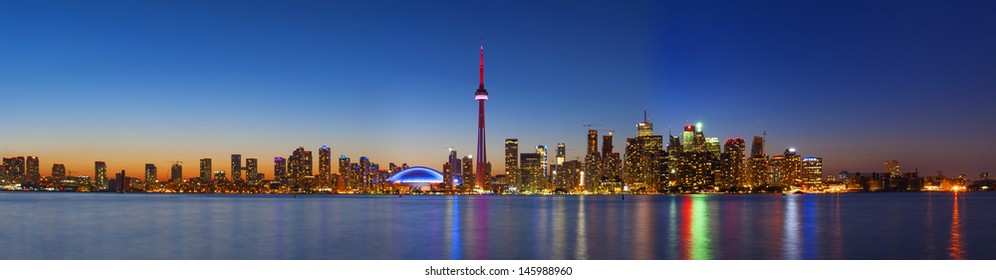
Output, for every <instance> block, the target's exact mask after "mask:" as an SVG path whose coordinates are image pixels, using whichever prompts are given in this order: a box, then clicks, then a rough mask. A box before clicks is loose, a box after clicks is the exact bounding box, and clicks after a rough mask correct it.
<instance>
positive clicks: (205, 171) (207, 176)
mask: <svg viewBox="0 0 996 280" xmlns="http://www.w3.org/2000/svg"><path fill="white" fill-rule="evenodd" d="M200 175H201V176H200V178H201V183H209V182H211V159H210V158H202V159H201V173H200Z"/></svg>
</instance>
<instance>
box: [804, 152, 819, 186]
mask: <svg viewBox="0 0 996 280" xmlns="http://www.w3.org/2000/svg"><path fill="white" fill-rule="evenodd" d="M801 167H802V184H803V185H804V186H806V187H810V188H820V187H823V158H819V157H805V158H803V159H802V162H801Z"/></svg>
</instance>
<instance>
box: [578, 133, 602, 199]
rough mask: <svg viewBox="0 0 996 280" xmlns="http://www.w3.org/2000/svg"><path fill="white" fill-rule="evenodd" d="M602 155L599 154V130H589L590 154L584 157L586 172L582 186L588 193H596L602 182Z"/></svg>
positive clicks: (582, 179)
mask: <svg viewBox="0 0 996 280" xmlns="http://www.w3.org/2000/svg"><path fill="white" fill-rule="evenodd" d="M601 162H602V155H601V154H600V153H599V152H598V130H594V129H589V130H588V154H586V155H585V156H584V172H583V173H582V174H581V184H582V185H583V186H584V187H585V189H587V190H588V191H594V190H595V188H597V187H598V185H599V183H600V182H601V180H602V175H601V165H602V164H601Z"/></svg>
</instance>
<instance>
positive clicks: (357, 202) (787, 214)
mask: <svg viewBox="0 0 996 280" xmlns="http://www.w3.org/2000/svg"><path fill="white" fill-rule="evenodd" d="M949 195H950V194H939V193H934V194H919V193H911V194H888V193H881V194H841V195H808V194H807V195H791V196H781V195H750V196H737V195H667V196H627V197H626V200H620V199H619V197H603V196H537V197H525V196H411V197H408V196H406V197H405V198H404V199H395V198H391V197H383V196H374V197H365V196H346V197H342V196H298V197H297V198H296V199H291V198H290V197H279V196H238V197H233V196H213V195H191V196H184V195H177V196H162V195H140V194H135V195H123V196H122V195H116V196H115V195H101V194H7V196H6V197H5V199H6V200H4V201H3V203H0V236H4V237H5V238H0V248H3V250H0V259H130V258H139V259H143V258H144V259H714V258H721V259H783V258H784V259H924V258H950V259H965V258H980V259H992V258H996V248H994V245H993V243H992V242H989V241H990V240H989V239H988V238H991V236H992V233H993V229H994V228H996V220H992V219H972V218H973V217H972V216H969V215H970V213H980V214H976V215H982V214H988V213H996V192H991V193H983V192H969V193H959V194H957V195H955V196H951V197H949ZM933 196H937V198H934V197H933ZM949 199H950V200H949ZM948 203H951V204H948ZM575 207H576V208H575ZM924 209H926V211H927V212H926V213H924V212H923V211H924ZM949 211H950V212H949ZM948 217H950V218H951V219H950V220H948ZM974 218H979V217H974ZM949 221H950V223H949Z"/></svg>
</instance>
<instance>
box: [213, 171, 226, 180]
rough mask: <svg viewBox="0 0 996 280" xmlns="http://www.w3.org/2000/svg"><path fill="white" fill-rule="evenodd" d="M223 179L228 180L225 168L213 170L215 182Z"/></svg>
mask: <svg viewBox="0 0 996 280" xmlns="http://www.w3.org/2000/svg"><path fill="white" fill-rule="evenodd" d="M225 180H228V179H227V178H226V176H225V170H217V171H215V172H214V181H215V182H224V181H225Z"/></svg>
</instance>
